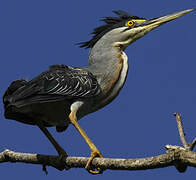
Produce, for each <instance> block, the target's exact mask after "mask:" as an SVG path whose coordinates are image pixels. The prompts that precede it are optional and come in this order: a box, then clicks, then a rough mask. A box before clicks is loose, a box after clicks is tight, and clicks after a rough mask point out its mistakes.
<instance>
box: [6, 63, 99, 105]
mask: <svg viewBox="0 0 196 180" xmlns="http://www.w3.org/2000/svg"><path fill="white" fill-rule="evenodd" d="M100 91H101V90H100V87H99V84H98V82H97V80H96V78H95V77H94V76H93V74H92V73H90V72H89V71H87V70H86V69H82V68H71V67H68V66H65V65H55V66H51V67H50V69H49V70H48V71H46V72H44V73H42V74H40V75H39V76H38V77H36V78H34V79H33V80H31V81H28V82H26V83H25V84H24V85H23V86H22V87H20V88H18V89H17V90H15V91H14V92H12V93H11V94H9V93H7V94H9V97H8V96H7V97H5V98H6V99H9V101H12V103H16V102H18V103H19V104H21V105H24V104H31V103H38V102H50V101H58V100H61V99H74V98H89V97H92V96H96V95H98V94H99V93H100Z"/></svg>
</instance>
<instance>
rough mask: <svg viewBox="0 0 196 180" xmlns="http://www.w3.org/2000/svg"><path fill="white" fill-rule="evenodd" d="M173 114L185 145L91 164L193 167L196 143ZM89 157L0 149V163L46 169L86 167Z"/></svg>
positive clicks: (120, 167)
mask: <svg viewBox="0 0 196 180" xmlns="http://www.w3.org/2000/svg"><path fill="white" fill-rule="evenodd" d="M174 115H175V116H176V120H177V126H178V130H179V136H180V140H181V142H182V144H183V146H184V147H180V146H172V145H166V149H167V150H166V153H165V154H161V155H158V156H154V157H146V158H138V159H117V158H95V159H93V161H92V168H95V169H96V168H101V169H103V170H106V169H111V170H146V169H155V168H164V167H168V166H175V167H176V169H177V170H178V171H179V172H185V171H186V169H187V167H188V166H191V167H196V152H193V151H192V150H193V148H194V146H195V145H196V139H194V140H193V142H192V143H188V142H187V141H186V138H185V133H184V130H183V126H182V120H181V115H180V114H178V113H175V114H174ZM88 159H89V158H87V157H67V158H59V156H51V155H43V154H30V153H20V152H14V151H11V150H8V149H6V150H5V151H3V152H1V153H0V163H4V162H11V163H16V162H22V163H30V164H40V165H42V166H43V170H44V171H45V172H46V173H47V170H46V166H52V167H54V168H56V169H58V170H63V169H65V167H70V168H85V166H86V163H87V161H88Z"/></svg>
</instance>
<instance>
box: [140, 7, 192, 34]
mask: <svg viewBox="0 0 196 180" xmlns="http://www.w3.org/2000/svg"><path fill="white" fill-rule="evenodd" d="M194 10H195V9H187V10H184V11H180V12H176V13H172V14H169V15H166V16H162V17H158V18H153V19H149V20H146V21H144V22H143V23H141V24H138V26H144V27H145V29H146V30H147V31H151V30H152V29H154V28H156V27H158V26H160V25H162V24H164V23H167V22H169V21H172V20H174V19H176V18H179V17H181V16H184V15H185V14H188V13H190V12H192V11H194Z"/></svg>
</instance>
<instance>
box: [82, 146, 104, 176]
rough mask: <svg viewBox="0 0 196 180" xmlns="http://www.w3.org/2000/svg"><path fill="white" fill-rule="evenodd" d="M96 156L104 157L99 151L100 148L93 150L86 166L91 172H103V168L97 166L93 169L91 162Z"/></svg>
mask: <svg viewBox="0 0 196 180" xmlns="http://www.w3.org/2000/svg"><path fill="white" fill-rule="evenodd" d="M96 157H100V158H103V156H102V154H101V153H100V152H99V150H98V149H95V150H94V151H92V152H91V156H90V158H89V160H88V162H87V164H86V166H85V168H86V170H87V171H88V172H89V173H91V174H102V173H103V170H102V169H100V168H97V169H96V170H95V169H92V167H91V163H92V161H93V159H94V158H96Z"/></svg>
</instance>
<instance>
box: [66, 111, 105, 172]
mask: <svg viewBox="0 0 196 180" xmlns="http://www.w3.org/2000/svg"><path fill="white" fill-rule="evenodd" d="M69 119H70V121H71V123H72V124H73V125H74V126H75V128H76V129H77V131H78V132H79V133H80V134H81V135H82V137H83V138H84V139H85V141H86V143H87V144H88V146H89V147H90V149H91V156H90V158H89V160H88V162H87V164H86V167H85V168H86V169H87V170H88V172H90V173H91V174H100V173H102V172H103V170H101V169H100V168H97V171H94V170H92V169H90V165H91V162H92V160H93V159H94V158H95V157H100V158H102V157H103V156H102V154H101V153H100V151H99V150H98V149H97V148H96V146H95V145H94V144H93V142H92V141H91V140H90V139H89V137H88V136H87V134H86V133H85V132H84V130H83V129H82V128H81V127H80V125H79V124H78V122H77V117H76V112H75V111H72V112H71V113H70V115H69Z"/></svg>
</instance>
